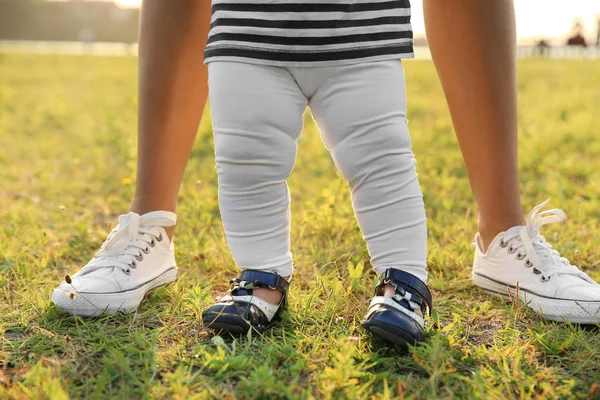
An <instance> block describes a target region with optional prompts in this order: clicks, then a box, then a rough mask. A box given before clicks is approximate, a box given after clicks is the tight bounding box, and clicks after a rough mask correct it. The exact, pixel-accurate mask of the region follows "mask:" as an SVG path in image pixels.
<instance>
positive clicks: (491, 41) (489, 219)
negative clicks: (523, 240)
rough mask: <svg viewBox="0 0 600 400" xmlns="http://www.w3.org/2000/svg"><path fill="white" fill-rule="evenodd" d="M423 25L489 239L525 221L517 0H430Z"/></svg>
mask: <svg viewBox="0 0 600 400" xmlns="http://www.w3.org/2000/svg"><path fill="white" fill-rule="evenodd" d="M423 4H424V11H425V26H426V28H427V39H428V42H429V47H430V49H431V54H432V56H433V60H434V62H435V65H436V68H437V71H438V74H439V77H440V80H441V82H442V86H443V88H444V92H445V94H446V98H447V100H448V106H449V108H450V113H451V115H452V121H453V123H454V128H455V131H456V135H457V137H458V142H459V144H460V147H461V150H462V153H463V156H464V160H465V165H466V168H467V172H468V176H469V181H470V183H471V188H472V191H473V196H474V197H475V201H476V202H477V205H478V207H479V232H480V234H481V238H482V241H483V246H484V247H487V246H488V244H489V243H490V242H491V241H492V239H493V238H494V237H495V236H496V235H497V234H498V233H500V232H503V231H505V230H507V229H509V228H511V227H513V226H517V225H523V224H524V221H523V214H522V213H523V210H522V209H521V200H520V192H519V175H518V165H517V87H516V61H515V59H516V38H515V37H516V34H515V16H514V5H513V1H512V0H489V1H479V0H464V1H461V2H460V3H459V4H457V3H453V2H448V1H444V0H424V1H423Z"/></svg>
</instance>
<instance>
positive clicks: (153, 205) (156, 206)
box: [129, 196, 176, 240]
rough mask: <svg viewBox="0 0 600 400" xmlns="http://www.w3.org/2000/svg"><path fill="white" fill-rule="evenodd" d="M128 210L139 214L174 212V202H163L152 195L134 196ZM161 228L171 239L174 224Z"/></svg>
mask: <svg viewBox="0 0 600 400" xmlns="http://www.w3.org/2000/svg"><path fill="white" fill-rule="evenodd" d="M129 211H132V212H134V213H136V214H139V215H143V214H146V213H149V212H152V211H170V212H173V213H174V212H176V204H175V203H172V202H165V201H162V200H161V199H156V198H153V197H145V196H136V197H134V198H133V200H132V201H131V206H130V207H129ZM163 229H164V230H165V232H166V233H167V236H168V237H169V240H173V233H174V231H175V226H169V227H163Z"/></svg>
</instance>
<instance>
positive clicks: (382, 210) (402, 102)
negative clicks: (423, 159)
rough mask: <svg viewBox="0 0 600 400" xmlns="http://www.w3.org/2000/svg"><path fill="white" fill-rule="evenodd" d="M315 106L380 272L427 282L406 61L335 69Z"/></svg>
mask: <svg viewBox="0 0 600 400" xmlns="http://www.w3.org/2000/svg"><path fill="white" fill-rule="evenodd" d="M332 70H333V69H332ZM310 107H311V110H312V113H313V115H314V116H315V119H316V121H317V123H318V125H319V127H320V128H321V129H322V132H323V139H324V141H325V144H326V145H327V147H328V148H329V149H330V151H331V153H332V155H333V159H334V161H335V163H336V166H337V167H338V169H339V170H340V172H341V174H342V175H343V176H344V178H345V179H346V180H347V181H348V183H349V186H350V189H351V191H352V201H353V204H354V210H355V212H356V216H357V219H358V222H359V224H360V227H361V230H362V232H363V235H364V237H365V239H366V241H367V245H368V248H369V253H370V255H371V263H372V264H373V267H374V270H375V272H377V274H378V275H381V274H383V273H384V272H385V270H386V269H388V268H394V269H399V270H403V271H405V272H408V273H410V274H412V275H414V276H416V277H418V278H419V279H420V280H422V281H423V282H425V281H426V280H427V272H426V270H425V268H426V252H427V228H426V218H425V208H424V205H423V197H422V194H421V189H420V187H419V183H418V180H417V173H416V170H415V159H414V157H413V153H412V151H411V147H410V137H409V133H408V128H407V120H406V94H405V87H404V73H403V70H402V64H401V63H400V61H398V60H393V61H384V62H374V63H365V64H358V65H352V66H346V67H337V68H335V73H330V74H329V76H328V78H327V79H326V80H324V83H323V85H322V86H321V87H319V88H318V89H317V90H316V92H315V94H314V96H312V98H311V101H310Z"/></svg>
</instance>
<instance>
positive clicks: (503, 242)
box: [500, 238, 508, 248]
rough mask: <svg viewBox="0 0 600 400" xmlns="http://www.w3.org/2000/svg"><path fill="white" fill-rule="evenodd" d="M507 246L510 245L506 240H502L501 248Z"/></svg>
mask: <svg viewBox="0 0 600 400" xmlns="http://www.w3.org/2000/svg"><path fill="white" fill-rule="evenodd" d="M507 245H508V243H506V242H505V241H504V238H502V239H500V247H502V248H505V247H506V246H507Z"/></svg>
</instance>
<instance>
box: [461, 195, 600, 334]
mask: <svg viewBox="0 0 600 400" xmlns="http://www.w3.org/2000/svg"><path fill="white" fill-rule="evenodd" d="M549 201H550V200H549V199H548V200H546V201H545V202H543V203H542V204H540V205H538V206H536V207H535V208H534V209H533V210H532V211H531V212H530V213H529V215H528V216H527V222H526V226H515V227H513V228H511V229H509V230H508V231H506V232H502V233H500V234H498V236H496V237H495V238H494V240H493V241H492V243H491V244H490V245H489V247H488V250H487V253H484V252H483V251H482V249H481V238H480V237H479V234H477V235H476V236H475V243H474V247H475V261H474V263H473V283H474V284H475V285H476V286H479V287H481V288H483V289H484V290H486V291H488V292H491V293H493V294H495V295H498V296H501V297H504V298H513V299H514V298H515V297H516V296H518V298H519V300H521V301H523V302H524V303H525V304H526V305H527V306H529V307H530V308H531V309H533V310H534V311H536V312H537V313H539V314H541V315H542V317H544V318H546V319H549V320H553V321H565V322H573V323H581V324H596V323H600V285H599V284H598V283H596V282H594V281H593V280H592V279H591V278H590V277H589V276H588V275H587V274H585V273H584V272H582V271H581V270H579V269H578V268H577V267H575V266H573V265H571V263H570V262H569V260H567V259H566V258H564V257H561V256H560V254H559V253H558V251H556V250H554V249H553V248H552V246H551V245H550V244H549V243H548V242H546V239H545V238H544V237H543V236H541V235H540V234H539V228H540V227H542V226H543V225H546V224H551V223H554V222H561V221H563V219H564V218H565V213H563V212H562V211H561V210H548V211H542V212H540V209H541V208H543V207H544V206H545V205H546V204H547V203H548V202H549ZM517 286H518V294H516V292H517Z"/></svg>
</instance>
